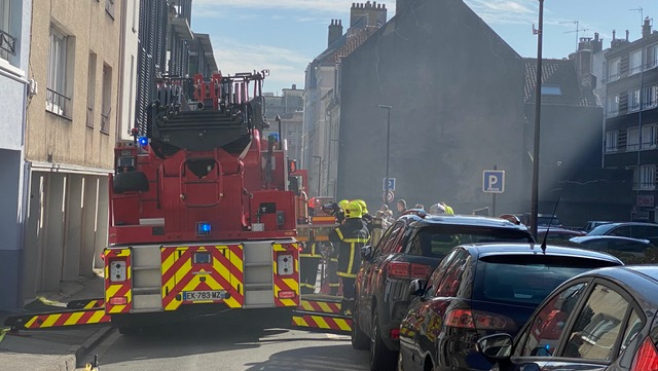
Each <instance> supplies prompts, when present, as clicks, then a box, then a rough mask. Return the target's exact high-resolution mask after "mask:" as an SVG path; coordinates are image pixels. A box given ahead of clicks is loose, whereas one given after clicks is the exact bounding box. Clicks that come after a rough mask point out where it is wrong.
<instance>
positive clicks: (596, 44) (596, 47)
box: [592, 32, 603, 53]
mask: <svg viewBox="0 0 658 371" xmlns="http://www.w3.org/2000/svg"><path fill="white" fill-rule="evenodd" d="M601 50H603V40H602V39H599V33H598V32H595V33H594V41H592V52H593V53H598V52H600V51H601Z"/></svg>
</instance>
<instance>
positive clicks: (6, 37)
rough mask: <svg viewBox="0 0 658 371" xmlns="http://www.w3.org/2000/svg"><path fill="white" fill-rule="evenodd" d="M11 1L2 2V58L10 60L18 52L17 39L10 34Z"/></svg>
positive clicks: (0, 22)
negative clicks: (10, 56)
mask: <svg viewBox="0 0 658 371" xmlns="http://www.w3.org/2000/svg"><path fill="white" fill-rule="evenodd" d="M10 3H11V0H0V58H2V59H9V55H13V54H14V53H15V51H16V39H15V38H14V37H13V36H11V35H10V34H9V26H10V24H9V19H10V16H9V12H10V11H11V8H10V7H9V4H10Z"/></svg>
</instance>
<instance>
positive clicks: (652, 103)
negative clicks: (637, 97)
mask: <svg viewBox="0 0 658 371" xmlns="http://www.w3.org/2000/svg"><path fill="white" fill-rule="evenodd" d="M657 106H658V84H657V85H649V86H645V87H644V91H643V92H642V109H645V110H647V109H653V108H655V107H657Z"/></svg>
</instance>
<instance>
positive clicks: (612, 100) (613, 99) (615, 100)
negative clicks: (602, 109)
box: [608, 95, 619, 116]
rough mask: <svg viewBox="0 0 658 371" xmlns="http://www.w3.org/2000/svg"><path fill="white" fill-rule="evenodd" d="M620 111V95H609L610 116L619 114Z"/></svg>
mask: <svg viewBox="0 0 658 371" xmlns="http://www.w3.org/2000/svg"><path fill="white" fill-rule="evenodd" d="M618 113H619V95H614V96H610V97H608V116H617V114H618Z"/></svg>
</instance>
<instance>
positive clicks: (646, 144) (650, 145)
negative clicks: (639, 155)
mask: <svg viewBox="0 0 658 371" xmlns="http://www.w3.org/2000/svg"><path fill="white" fill-rule="evenodd" d="M646 129H649V130H651V132H649V133H647V134H648V135H645V130H646ZM646 137H650V140H649V141H647V140H646ZM640 138H641V143H640V149H645V150H650V149H656V145H657V144H658V140H657V138H658V124H647V125H642V134H641V137H640Z"/></svg>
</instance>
